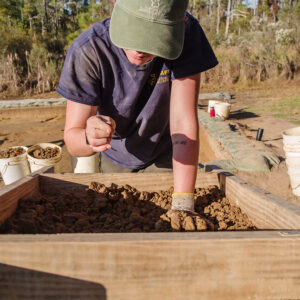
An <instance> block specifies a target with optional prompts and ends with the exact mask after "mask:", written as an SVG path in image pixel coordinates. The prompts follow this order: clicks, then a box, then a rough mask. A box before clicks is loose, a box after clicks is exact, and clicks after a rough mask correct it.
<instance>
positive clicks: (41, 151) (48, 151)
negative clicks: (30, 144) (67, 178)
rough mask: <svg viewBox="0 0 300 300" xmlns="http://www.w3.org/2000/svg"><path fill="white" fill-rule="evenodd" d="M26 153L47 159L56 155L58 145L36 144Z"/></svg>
mask: <svg viewBox="0 0 300 300" xmlns="http://www.w3.org/2000/svg"><path fill="white" fill-rule="evenodd" d="M28 154H29V155H30V156H32V157H34V158H38V159H49V158H53V157H56V156H58V154H59V148H58V147H46V148H42V147H41V146H36V147H35V148H34V149H32V150H30V151H29V152H28Z"/></svg>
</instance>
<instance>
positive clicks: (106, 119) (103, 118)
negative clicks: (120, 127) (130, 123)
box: [96, 115, 116, 130]
mask: <svg viewBox="0 0 300 300" xmlns="http://www.w3.org/2000/svg"><path fill="white" fill-rule="evenodd" d="M96 117H97V118H98V119H100V120H101V121H103V122H104V123H106V124H108V125H110V126H111V127H112V128H113V130H115V129H116V122H115V121H114V119H112V118H111V117H109V116H103V115H97V116H96Z"/></svg>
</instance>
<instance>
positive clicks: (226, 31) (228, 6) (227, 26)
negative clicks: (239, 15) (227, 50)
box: [225, 0, 231, 38]
mask: <svg viewBox="0 0 300 300" xmlns="http://www.w3.org/2000/svg"><path fill="white" fill-rule="evenodd" d="M230 15H231V0H228V4H227V16H226V27H225V38H227V37H228V31H229V21H230Z"/></svg>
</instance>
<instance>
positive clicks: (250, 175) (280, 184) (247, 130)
mask: <svg viewBox="0 0 300 300" xmlns="http://www.w3.org/2000/svg"><path fill="white" fill-rule="evenodd" d="M273 92H274V95H276V97H274V98H270V96H269V94H270V93H271V91H249V92H237V93H236V94H235V99H233V100H232V108H231V113H230V118H229V120H227V122H228V123H229V124H231V125H232V130H237V131H238V132H239V133H240V134H241V135H243V136H244V137H246V138H247V140H248V142H249V143H251V144H252V145H254V147H255V148H256V149H259V150H265V151H268V152H269V151H270V152H273V153H274V154H276V155H277V156H278V157H279V158H280V160H281V163H280V164H279V165H278V166H276V167H273V168H272V170H271V172H243V171H237V172H234V173H235V175H237V176H239V177H241V178H243V179H245V180H246V181H248V182H249V183H252V184H254V185H256V186H258V187H260V188H262V189H264V190H266V191H268V192H271V193H272V194H275V195H277V196H279V197H281V198H283V199H286V200H288V201H290V202H292V203H294V204H296V205H299V206H300V197H297V196H295V195H294V194H293V193H292V189H291V186H290V179H289V175H288V173H287V171H288V170H287V166H286V164H285V153H284V150H283V140H282V132H283V131H284V130H286V129H289V128H293V127H297V126H299V125H298V124H297V122H299V121H300V114H296V115H295V114H293V115H292V118H293V120H294V121H295V123H292V122H290V121H287V120H286V119H284V118H275V117H272V116H270V115H265V114H262V113H260V114H259V113H256V112H251V108H253V107H255V108H257V107H260V106H262V105H261V104H260V101H264V103H265V99H269V101H270V102H272V101H273V102H274V101H275V102H276V101H277V99H279V98H280V95H282V97H288V96H290V97H291V96H292V95H300V88H299V87H293V88H291V89H290V90H287V89H283V88H282V89H279V88H278V90H277V89H276V88H274V91H273ZM264 95H267V96H264ZM263 105H265V104H263ZM253 110H254V109H253ZM258 128H262V129H264V131H263V136H262V139H261V141H257V140H256V135H257V130H258Z"/></svg>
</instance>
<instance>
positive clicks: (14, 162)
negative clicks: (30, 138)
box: [0, 146, 30, 185]
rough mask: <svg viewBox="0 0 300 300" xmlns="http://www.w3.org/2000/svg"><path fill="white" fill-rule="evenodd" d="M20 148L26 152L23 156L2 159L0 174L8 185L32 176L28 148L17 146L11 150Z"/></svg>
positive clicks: (0, 160)
mask: <svg viewBox="0 0 300 300" xmlns="http://www.w3.org/2000/svg"><path fill="white" fill-rule="evenodd" d="M20 147H21V148H23V149H24V150H25V152H24V153H23V154H21V155H18V156H15V157H10V158H1V159H0V173H1V176H2V178H3V181H4V183H5V184H6V185H7V184H11V183H13V182H15V181H17V180H19V179H21V178H22V177H25V176H27V175H29V174H30V168H29V164H28V160H27V148H26V147H24V146H15V147H10V148H20Z"/></svg>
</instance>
